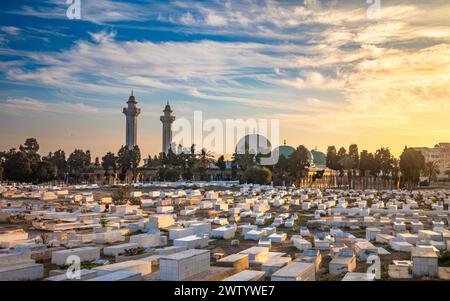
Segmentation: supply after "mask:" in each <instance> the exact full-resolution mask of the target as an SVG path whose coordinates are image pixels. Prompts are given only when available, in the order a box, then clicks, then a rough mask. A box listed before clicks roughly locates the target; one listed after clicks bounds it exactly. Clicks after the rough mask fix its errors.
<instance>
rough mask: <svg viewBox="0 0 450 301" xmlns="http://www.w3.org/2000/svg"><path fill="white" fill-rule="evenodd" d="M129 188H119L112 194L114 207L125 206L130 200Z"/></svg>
mask: <svg viewBox="0 0 450 301" xmlns="http://www.w3.org/2000/svg"><path fill="white" fill-rule="evenodd" d="M130 192H131V186H121V187H119V189H117V190H116V191H114V192H113V194H112V202H113V204H114V205H126V204H127V203H128V201H129V200H130Z"/></svg>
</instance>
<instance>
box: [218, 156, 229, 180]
mask: <svg viewBox="0 0 450 301" xmlns="http://www.w3.org/2000/svg"><path fill="white" fill-rule="evenodd" d="M216 165H217V167H218V168H219V170H220V172H221V176H220V177H221V178H222V179H223V172H224V171H225V169H226V168H227V164H226V162H225V157H224V156H223V155H222V156H220V157H219V159H217V162H216Z"/></svg>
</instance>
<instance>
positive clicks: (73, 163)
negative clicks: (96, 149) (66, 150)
mask: <svg viewBox="0 0 450 301" xmlns="http://www.w3.org/2000/svg"><path fill="white" fill-rule="evenodd" d="M90 164H91V153H90V151H86V152H84V151H83V150H81V149H76V150H74V151H73V153H71V154H70V156H69V158H68V159H67V169H68V172H69V176H70V177H71V179H73V180H74V181H75V182H77V183H79V182H80V181H81V179H82V175H83V173H84V172H86V171H87V168H88V167H89V166H90Z"/></svg>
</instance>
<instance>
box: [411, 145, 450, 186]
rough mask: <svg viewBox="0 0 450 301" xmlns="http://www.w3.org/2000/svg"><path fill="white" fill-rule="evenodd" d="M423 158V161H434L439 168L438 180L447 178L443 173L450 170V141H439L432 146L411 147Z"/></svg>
mask: <svg viewBox="0 0 450 301" xmlns="http://www.w3.org/2000/svg"><path fill="white" fill-rule="evenodd" d="M412 149H414V150H416V151H418V152H420V153H421V154H422V156H423V157H424V158H425V162H435V163H436V165H437V166H438V168H439V172H440V174H439V176H438V180H442V179H447V178H448V176H447V175H446V174H445V172H446V171H447V170H450V143H439V144H436V145H435V146H434V147H413V148H412Z"/></svg>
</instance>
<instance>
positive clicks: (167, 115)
mask: <svg viewBox="0 0 450 301" xmlns="http://www.w3.org/2000/svg"><path fill="white" fill-rule="evenodd" d="M163 112H164V115H163V116H161V118H160V119H161V122H162V124H163V133H162V152H163V153H165V154H167V153H168V151H169V148H170V144H171V143H172V123H173V122H174V121H175V116H173V115H172V112H173V111H172V109H171V108H170V105H169V102H167V105H166V108H165V109H164V111H163Z"/></svg>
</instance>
